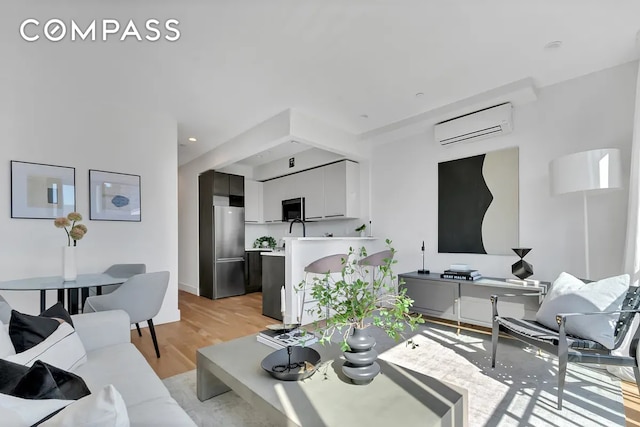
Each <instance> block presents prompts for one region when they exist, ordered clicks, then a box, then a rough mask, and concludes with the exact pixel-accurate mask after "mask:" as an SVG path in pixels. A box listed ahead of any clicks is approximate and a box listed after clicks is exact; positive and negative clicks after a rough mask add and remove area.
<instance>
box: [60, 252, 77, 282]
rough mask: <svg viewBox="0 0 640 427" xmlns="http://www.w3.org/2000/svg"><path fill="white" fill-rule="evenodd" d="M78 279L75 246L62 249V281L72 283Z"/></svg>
mask: <svg viewBox="0 0 640 427" xmlns="http://www.w3.org/2000/svg"><path fill="white" fill-rule="evenodd" d="M76 277H78V271H77V269H76V248H75V246H64V247H63V248H62V280H64V281H65V282H70V281H73V280H76Z"/></svg>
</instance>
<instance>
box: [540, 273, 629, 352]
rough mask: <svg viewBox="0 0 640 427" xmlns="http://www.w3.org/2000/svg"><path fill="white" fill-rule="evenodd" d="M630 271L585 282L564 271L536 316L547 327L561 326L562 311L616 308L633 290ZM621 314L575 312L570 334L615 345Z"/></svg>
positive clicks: (568, 328) (569, 321)
mask: <svg viewBox="0 0 640 427" xmlns="http://www.w3.org/2000/svg"><path fill="white" fill-rule="evenodd" d="M629 280H630V278H629V275H628V274H623V275H621V276H615V277H609V278H606V279H602V280H598V281H597V282H590V283H584V282H583V281H582V280H580V279H578V278H576V277H574V276H572V275H571V274H569V273H564V272H563V273H560V275H559V276H558V278H557V279H556V280H555V281H554V282H553V285H552V286H551V290H550V291H549V293H548V294H547V296H546V297H545V299H544V301H543V302H542V305H541V306H540V309H539V310H538V312H537V313H536V320H537V321H538V322H539V323H541V324H543V325H544V326H546V327H547V328H550V329H553V330H555V331H557V330H558V329H559V327H558V323H557V321H556V315H557V314H559V313H592V312H598V311H602V312H604V311H616V310H620V308H621V307H622V302H623V301H624V298H625V296H626V295H627V292H628V290H629ZM619 317H620V314H619V313H617V314H602V315H591V316H572V317H569V318H567V321H566V324H565V331H566V332H567V334H568V335H573V336H576V337H580V338H584V339H589V340H592V341H596V342H598V343H600V344H602V345H603V346H605V347H606V348H608V349H612V348H613V346H614V334H615V328H616V322H617V321H618V318H619Z"/></svg>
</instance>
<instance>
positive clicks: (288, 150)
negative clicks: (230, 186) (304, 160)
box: [236, 141, 312, 167]
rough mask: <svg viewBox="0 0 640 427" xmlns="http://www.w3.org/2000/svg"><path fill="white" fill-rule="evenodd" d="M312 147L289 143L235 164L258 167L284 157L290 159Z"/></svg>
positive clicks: (294, 142)
mask: <svg viewBox="0 0 640 427" xmlns="http://www.w3.org/2000/svg"><path fill="white" fill-rule="evenodd" d="M311 148H312V147H311V146H309V145H306V144H303V143H301V142H296V141H289V142H285V143H282V144H280V145H276V146H275V147H273V148H270V149H268V150H264V151H261V152H259V153H256V154H254V155H253V156H251V157H247V158H246V159H244V160H241V161H239V162H236V163H238V164H241V165H245V166H251V167H255V166H259V165H263V164H265V163H269V162H273V161H274V160H278V159H282V158H285V157H291V156H293V155H294V154H298V153H302V152H303V151H307V150H310V149H311Z"/></svg>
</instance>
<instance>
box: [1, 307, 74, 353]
mask: <svg viewBox="0 0 640 427" xmlns="http://www.w3.org/2000/svg"><path fill="white" fill-rule="evenodd" d="M56 319H60V320H63V321H65V322H67V323H69V324H70V325H71V326H73V321H72V320H71V316H70V315H69V312H68V311H67V310H65V309H64V307H63V306H62V304H61V303H59V302H58V303H56V304H54V305H52V306H51V307H49V308H48V309H46V310H45V311H43V312H42V313H40V315H39V316H32V315H29V314H24V313H20V312H19V311H15V310H11V319H10V320H9V337H10V338H11V342H12V343H13V347H14V348H15V349H16V353H22V352H23V351H25V350H29V349H30V348H31V347H34V346H36V345H38V344H40V343H41V342H42V341H44V340H45V339H46V338H47V337H48V336H49V335H51V334H52V333H53V331H55V330H56V329H58V326H60V321H59V320H56Z"/></svg>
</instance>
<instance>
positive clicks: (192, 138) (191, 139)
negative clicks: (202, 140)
mask: <svg viewBox="0 0 640 427" xmlns="http://www.w3.org/2000/svg"><path fill="white" fill-rule="evenodd" d="M196 141H198V140H197V139H196V138H194V137H191V138H189V142H196Z"/></svg>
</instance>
